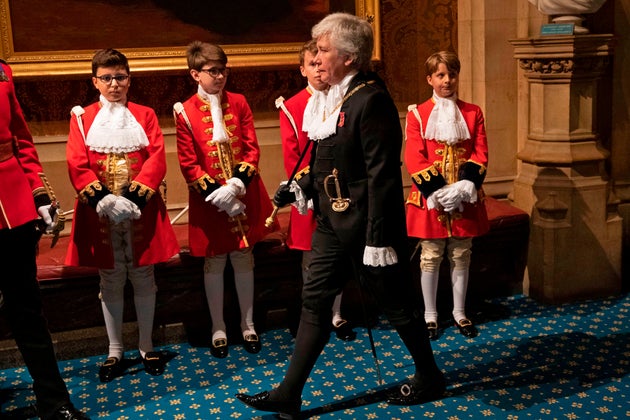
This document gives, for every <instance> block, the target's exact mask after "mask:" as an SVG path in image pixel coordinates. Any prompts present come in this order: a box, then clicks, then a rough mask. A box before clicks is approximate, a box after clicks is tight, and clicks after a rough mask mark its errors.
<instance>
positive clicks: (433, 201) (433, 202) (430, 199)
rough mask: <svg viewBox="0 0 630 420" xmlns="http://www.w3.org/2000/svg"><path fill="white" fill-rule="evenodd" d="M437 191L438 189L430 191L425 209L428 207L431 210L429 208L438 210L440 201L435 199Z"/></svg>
mask: <svg viewBox="0 0 630 420" xmlns="http://www.w3.org/2000/svg"><path fill="white" fill-rule="evenodd" d="M438 191H440V190H436V191H433V192H432V193H431V195H429V196H428V197H427V209H429V210H431V209H436V210H439V209H440V203H439V202H438V199H437V192H438Z"/></svg>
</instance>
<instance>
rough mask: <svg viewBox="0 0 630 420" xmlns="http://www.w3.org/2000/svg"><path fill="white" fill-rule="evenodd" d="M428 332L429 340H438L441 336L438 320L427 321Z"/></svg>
mask: <svg viewBox="0 0 630 420" xmlns="http://www.w3.org/2000/svg"><path fill="white" fill-rule="evenodd" d="M427 332H428V334H429V340H437V339H438V338H439V337H440V330H439V328H438V324H437V322H433V321H429V322H427Z"/></svg>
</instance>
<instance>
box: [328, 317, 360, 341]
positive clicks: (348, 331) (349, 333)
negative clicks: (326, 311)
mask: <svg viewBox="0 0 630 420" xmlns="http://www.w3.org/2000/svg"><path fill="white" fill-rule="evenodd" d="M333 329H334V330H335V334H336V335H337V338H338V339H340V340H343V341H353V340H354V339H355V338H357V333H356V332H354V330H353V329H352V325H350V323H349V322H348V321H346V320H345V319H342V320H341V321H339V322H337V324H336V325H334V326H333Z"/></svg>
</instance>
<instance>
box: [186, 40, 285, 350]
mask: <svg viewBox="0 0 630 420" xmlns="http://www.w3.org/2000/svg"><path fill="white" fill-rule="evenodd" d="M186 56H187V60H188V68H189V70H190V75H191V77H192V78H193V79H194V80H195V81H196V82H197V84H198V88H197V92H196V93H195V94H194V95H193V96H192V97H190V98H189V99H188V100H187V101H185V102H184V103H183V104H182V103H179V102H178V103H177V104H175V106H174V113H175V124H176V127H177V154H178V156H179V165H180V168H181V171H182V174H183V175H184V178H185V180H186V183H187V184H188V187H189V190H190V191H189V209H190V210H189V216H188V228H189V231H188V232H189V243H190V253H191V255H193V256H197V257H204V258H205V263H204V286H205V290H206V297H207V300H208V307H209V309H210V316H211V318H212V343H211V347H210V350H211V352H212V354H213V355H214V356H215V357H218V358H224V357H226V356H227V355H228V343H227V334H226V326H225V321H224V315H223V295H224V293H223V292H224V279H223V272H224V269H225V266H226V263H227V260H228V258H229V260H230V262H231V264H232V268H233V269H234V283H235V286H236V294H237V296H238V302H239V306H240V310H241V332H242V335H243V346H244V347H245V350H246V351H248V352H250V353H258V352H259V351H260V348H261V343H260V339H259V337H258V334H257V333H256V329H255V328H254V318H253V312H254V256H253V254H252V247H253V246H254V244H255V243H256V242H258V241H260V240H261V239H262V238H263V237H264V236H265V235H266V234H267V233H269V232H270V231H269V230H268V229H267V228H266V227H265V219H266V217H267V216H268V215H269V214H271V212H272V210H273V208H272V205H271V200H270V199H269V195H268V193H267V190H266V189H265V186H264V184H263V182H262V179H261V177H260V174H259V169H258V160H259V158H260V149H259V147H258V139H257V137H256V132H255V130H254V118H253V114H252V111H251V109H250V107H249V105H248V104H247V101H246V100H245V97H244V96H243V95H241V94H237V93H232V92H228V91H227V90H225V89H224V88H225V83H226V81H227V76H228V73H229V69H228V68H227V56H226V54H225V52H224V51H223V49H222V48H221V47H219V46H218V45H213V44H209V43H205V42H201V41H194V42H192V43H191V44H190V45H189V46H188V49H187V51H186Z"/></svg>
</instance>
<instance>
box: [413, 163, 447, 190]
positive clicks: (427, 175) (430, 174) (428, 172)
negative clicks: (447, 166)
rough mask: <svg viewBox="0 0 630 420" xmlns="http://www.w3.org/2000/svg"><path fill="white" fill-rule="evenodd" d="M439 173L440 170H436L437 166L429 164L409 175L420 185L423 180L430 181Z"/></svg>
mask: <svg viewBox="0 0 630 420" xmlns="http://www.w3.org/2000/svg"><path fill="white" fill-rule="evenodd" d="M439 174H440V172H439V171H438V170H437V168H436V167H435V166H433V165H431V166H429V167H428V168H427V169H423V170H421V171H419V172H416V173H414V174H411V177H412V178H413V180H414V181H416V184H418V185H420V184H422V182H424V181H426V182H429V181H431V178H434V177H436V176H438V175H439Z"/></svg>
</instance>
